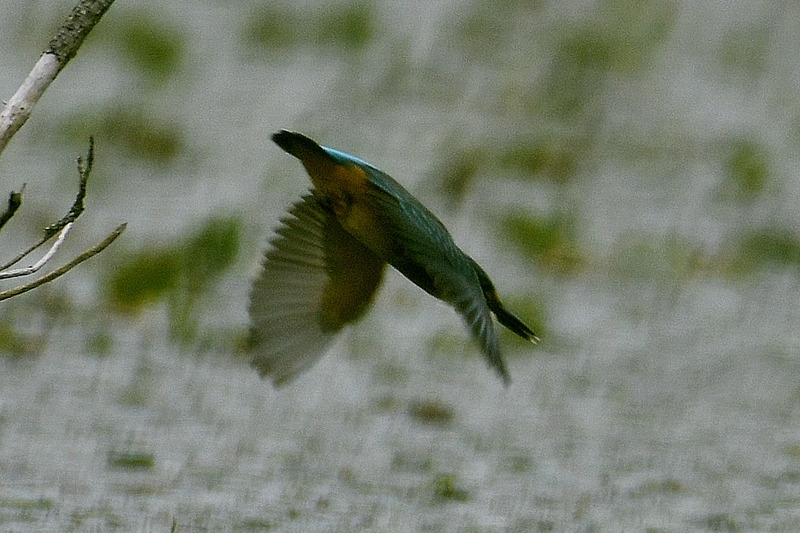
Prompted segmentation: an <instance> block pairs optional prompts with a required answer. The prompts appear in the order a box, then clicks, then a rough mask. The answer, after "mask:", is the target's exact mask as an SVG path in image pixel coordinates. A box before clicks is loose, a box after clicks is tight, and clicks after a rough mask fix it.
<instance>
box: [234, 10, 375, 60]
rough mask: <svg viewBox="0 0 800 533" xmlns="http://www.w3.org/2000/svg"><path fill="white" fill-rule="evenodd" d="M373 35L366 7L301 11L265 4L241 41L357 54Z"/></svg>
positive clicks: (371, 18)
mask: <svg viewBox="0 0 800 533" xmlns="http://www.w3.org/2000/svg"><path fill="white" fill-rule="evenodd" d="M375 32H376V22H375V13H374V10H373V8H372V6H371V4H369V3H364V2H356V3H348V4H339V5H329V6H320V7H319V8H318V9H304V10H298V9H293V8H291V7H288V6H282V5H277V4H264V5H262V6H260V7H259V8H258V9H257V10H256V11H254V12H253V13H252V14H251V15H250V17H249V19H248V20H247V22H246V24H245V27H244V30H243V32H242V40H243V41H244V43H245V44H246V45H256V46H260V47H264V48H268V49H289V48H293V47H296V46H316V47H320V48H329V47H333V48H335V49H340V50H350V51H357V50H362V49H364V48H366V47H367V46H368V45H369V44H370V43H371V42H372V40H373V39H374V37H375Z"/></svg>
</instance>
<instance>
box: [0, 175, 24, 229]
mask: <svg viewBox="0 0 800 533" xmlns="http://www.w3.org/2000/svg"><path fill="white" fill-rule="evenodd" d="M24 190H25V184H24V183H23V184H22V188H21V189H20V190H19V191H16V192H15V191H11V194H9V195H8V208H6V210H5V211H4V212H3V214H2V215H0V229H2V228H3V226H5V225H6V222H8V221H9V220H11V217H13V216H14V213H16V212H17V209H19V206H21V205H22V192H23V191H24Z"/></svg>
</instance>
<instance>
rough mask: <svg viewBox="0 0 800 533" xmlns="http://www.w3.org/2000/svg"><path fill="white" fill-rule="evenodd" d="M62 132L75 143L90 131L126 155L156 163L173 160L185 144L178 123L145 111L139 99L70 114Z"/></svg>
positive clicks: (82, 140) (83, 138) (104, 142)
mask: <svg viewBox="0 0 800 533" xmlns="http://www.w3.org/2000/svg"><path fill="white" fill-rule="evenodd" d="M61 132H62V134H63V135H64V136H65V137H66V138H67V139H69V141H70V142H74V143H78V142H84V141H85V139H86V137H87V135H90V134H91V135H94V136H95V137H97V138H98V139H102V141H101V142H102V143H103V144H109V145H112V146H115V147H117V148H119V149H120V150H121V151H122V152H123V153H125V155H127V156H128V157H132V158H138V159H145V160H148V161H151V162H153V163H158V164H167V163H170V162H171V161H173V160H174V159H175V158H176V157H177V156H178V154H179V153H180V152H181V151H182V150H183V149H184V144H185V141H184V135H183V129H182V127H181V125H180V124H178V123H176V122H172V121H170V120H168V119H166V118H164V117H161V116H159V115H157V114H155V113H152V112H148V111H147V110H146V109H145V108H144V107H143V106H142V105H141V104H139V103H130V104H127V103H126V104H120V105H115V106H114V107H111V108H109V109H104V110H100V111H98V110H96V109H94V110H91V111H90V112H89V113H88V114H82V113H81V114H79V115H73V116H71V117H69V118H68V119H67V120H65V121H64V123H63V125H62V127H61Z"/></svg>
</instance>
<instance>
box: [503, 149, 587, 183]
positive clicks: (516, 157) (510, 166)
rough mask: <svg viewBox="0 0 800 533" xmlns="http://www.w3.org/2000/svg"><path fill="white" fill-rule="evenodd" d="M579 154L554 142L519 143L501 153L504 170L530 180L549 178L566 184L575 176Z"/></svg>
mask: <svg viewBox="0 0 800 533" xmlns="http://www.w3.org/2000/svg"><path fill="white" fill-rule="evenodd" d="M577 157H578V154H577V153H576V152H573V151H570V150H567V149H565V148H563V147H560V146H557V145H556V143H555V142H553V141H552V140H539V141H531V142H524V141H518V142H516V143H513V144H511V145H510V146H508V147H505V148H504V149H503V150H502V151H501V152H500V156H499V158H500V165H501V167H502V168H504V169H507V170H512V171H516V172H519V173H520V174H521V175H523V176H527V177H530V178H538V177H548V178H550V179H552V180H553V181H555V182H556V183H566V182H568V181H570V179H571V178H572V177H573V176H574V175H575V173H576V171H577V167H578V162H577Z"/></svg>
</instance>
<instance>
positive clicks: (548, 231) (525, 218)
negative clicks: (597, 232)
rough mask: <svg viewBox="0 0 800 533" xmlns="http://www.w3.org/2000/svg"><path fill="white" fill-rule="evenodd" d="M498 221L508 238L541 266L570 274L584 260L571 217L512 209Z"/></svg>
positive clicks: (554, 271)
mask: <svg viewBox="0 0 800 533" xmlns="http://www.w3.org/2000/svg"><path fill="white" fill-rule="evenodd" d="M501 225H502V229H503V231H504V233H505V235H507V236H508V238H509V239H510V240H511V242H512V243H513V244H514V245H515V246H516V247H517V248H518V249H519V250H520V251H521V252H522V253H523V254H524V255H525V256H526V257H528V258H529V259H530V260H531V261H533V262H534V263H536V264H537V265H539V266H540V267H541V268H543V269H544V270H547V271H549V272H551V273H553V274H559V275H566V274H573V273H575V272H576V271H577V270H578V269H579V268H580V267H581V265H582V264H583V263H584V258H583V254H582V253H581V251H580V249H579V247H578V246H577V244H576V241H575V226H574V221H573V219H572V218H571V217H570V216H568V215H565V214H556V215H555V216H553V217H551V218H543V217H537V216H535V215H531V214H529V213H527V212H525V211H521V210H520V211H513V212H510V213H508V214H506V215H505V216H504V217H503V219H502V221H501Z"/></svg>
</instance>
